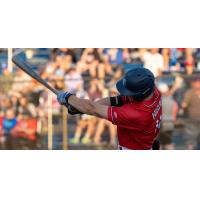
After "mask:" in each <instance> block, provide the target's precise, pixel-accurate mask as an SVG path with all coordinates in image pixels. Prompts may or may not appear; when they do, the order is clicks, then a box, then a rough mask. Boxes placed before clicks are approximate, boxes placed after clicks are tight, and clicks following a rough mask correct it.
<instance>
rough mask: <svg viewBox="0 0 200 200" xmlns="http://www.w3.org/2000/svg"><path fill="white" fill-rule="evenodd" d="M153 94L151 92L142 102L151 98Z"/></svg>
mask: <svg viewBox="0 0 200 200" xmlns="http://www.w3.org/2000/svg"><path fill="white" fill-rule="evenodd" d="M153 94H154V92H152V93H151V94H150V95H149V96H148V97H146V98H145V99H144V100H149V99H151V98H152V97H153Z"/></svg>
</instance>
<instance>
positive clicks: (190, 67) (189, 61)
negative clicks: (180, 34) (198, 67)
mask: <svg viewBox="0 0 200 200" xmlns="http://www.w3.org/2000/svg"><path fill="white" fill-rule="evenodd" d="M192 50H193V49H191V48H186V49H185V70H186V74H188V75H191V74H193V72H194V69H195V66H194V64H195V63H194V58H193V55H192Z"/></svg>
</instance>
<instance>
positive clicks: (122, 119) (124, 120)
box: [108, 105, 138, 129]
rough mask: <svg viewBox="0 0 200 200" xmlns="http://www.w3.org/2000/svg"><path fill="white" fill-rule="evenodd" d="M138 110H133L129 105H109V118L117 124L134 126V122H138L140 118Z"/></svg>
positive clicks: (128, 126)
mask: <svg viewBox="0 0 200 200" xmlns="http://www.w3.org/2000/svg"><path fill="white" fill-rule="evenodd" d="M137 113H138V112H137V111H134V113H133V111H131V112H130V109H129V107H128V106H127V105H124V106H121V107H114V106H110V107H108V120H109V121H111V122H112V123H113V124H115V125H117V126H121V127H124V128H129V129H130V127H133V128H134V124H137V118H138V114H137Z"/></svg>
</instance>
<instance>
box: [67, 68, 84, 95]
mask: <svg viewBox="0 0 200 200" xmlns="http://www.w3.org/2000/svg"><path fill="white" fill-rule="evenodd" d="M64 82H65V87H66V88H67V90H68V91H69V92H71V93H76V91H77V90H78V88H80V87H83V79H82V76H81V74H80V73H78V72H77V70H76V68H74V67H71V68H70V69H69V70H68V71H67V73H66V75H65V77H64Z"/></svg>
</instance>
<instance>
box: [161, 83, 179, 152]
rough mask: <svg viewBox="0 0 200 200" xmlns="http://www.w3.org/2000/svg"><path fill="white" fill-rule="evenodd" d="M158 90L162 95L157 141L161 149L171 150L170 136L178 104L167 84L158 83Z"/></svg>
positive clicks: (172, 146)
mask: <svg viewBox="0 0 200 200" xmlns="http://www.w3.org/2000/svg"><path fill="white" fill-rule="evenodd" d="M158 89H159V90H160V92H161V94H162V123H161V131H160V135H159V140H160V143H161V148H162V149H167V150H172V149H174V144H173V143H172V134H173V131H174V127H175V122H176V117H177V113H178V104H177V103H176V101H174V99H173V97H172V95H171V94H170V90H169V87H168V85H167V84H165V83H160V84H159V85H158Z"/></svg>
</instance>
